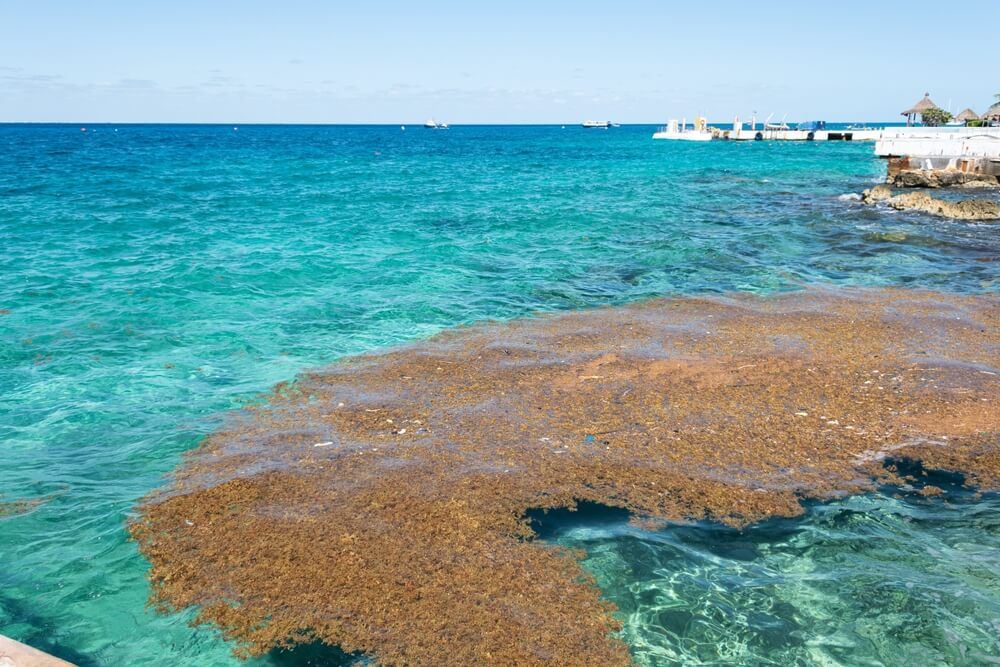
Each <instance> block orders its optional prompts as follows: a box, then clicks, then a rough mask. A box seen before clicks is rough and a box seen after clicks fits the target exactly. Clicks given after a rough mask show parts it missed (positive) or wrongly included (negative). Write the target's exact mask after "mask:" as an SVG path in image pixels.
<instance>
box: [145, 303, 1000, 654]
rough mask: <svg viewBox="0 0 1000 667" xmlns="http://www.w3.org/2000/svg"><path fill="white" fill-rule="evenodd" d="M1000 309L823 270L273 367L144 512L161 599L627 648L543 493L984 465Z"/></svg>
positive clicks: (399, 644)
mask: <svg viewBox="0 0 1000 667" xmlns="http://www.w3.org/2000/svg"><path fill="white" fill-rule="evenodd" d="M998 320H1000V298H997V297H995V296H956V295H951V294H941V293H934V292H925V291H909V290H900V289H885V290H862V289H836V290H832V289H831V290H823V289H809V290H805V291H801V292H794V293H786V294H782V295H777V296H771V297H758V296H748V295H737V296H729V297H724V298H722V297H720V298H681V299H662V300H655V301H649V302H644V303H640V304H635V305H630V306H622V307H613V308H603V309H597V310H589V311H581V312H573V313H567V314H558V315H546V316H540V317H537V318H529V319H524V320H517V321H513V322H509V323H501V324H494V323H488V324H483V325H478V326H474V327H469V328H462V329H457V330H453V331H448V332H446V333H443V334H441V335H438V336H436V337H434V338H432V339H430V340H427V341H423V342H420V343H416V344H413V345H409V346H406V347H403V348H398V349H395V350H391V351H388V352H385V353H382V354H372V355H365V356H360V357H353V358H349V359H345V360H343V361H341V362H339V363H337V364H335V365H333V366H331V367H329V368H327V369H324V370H321V371H317V372H313V373H309V374H307V375H304V376H303V377H301V378H300V379H299V380H298V381H297V382H296V383H294V384H293V385H290V386H283V387H278V388H276V390H275V391H274V393H273V395H272V396H270V398H269V401H268V402H267V404H266V405H263V406H259V407H257V408H255V409H250V410H247V411H245V412H244V413H243V414H240V415H237V416H235V417H234V418H233V419H232V420H231V421H230V422H229V424H228V426H227V427H225V428H224V429H223V430H221V431H219V432H217V433H215V434H213V435H212V436H210V437H209V438H207V439H206V440H205V441H204V443H203V444H202V445H201V446H200V447H199V448H198V449H197V450H195V451H194V452H192V453H191V455H189V457H188V458H187V459H186V460H185V462H184V464H183V465H182V466H181V467H180V468H179V469H178V470H177V472H176V473H175V475H174V477H173V479H172V480H171V481H170V483H169V484H168V485H167V486H166V487H165V488H164V489H162V490H160V491H158V492H157V493H155V494H154V495H152V496H150V497H149V498H147V499H146V500H145V501H144V503H143V504H142V506H141V507H140V512H139V516H138V518H137V519H136V520H135V521H134V522H133V523H132V525H131V526H130V529H131V532H132V535H133V536H134V537H135V538H136V539H137V540H138V542H139V545H140V549H141V550H142V552H143V554H144V555H145V556H146V557H147V558H148V559H149V560H150V562H151V563H152V569H151V573H150V578H151V581H152V585H153V598H154V601H155V602H156V603H157V604H159V605H161V606H162V607H163V608H165V609H180V608H185V607H190V606H195V607H198V608H199V609H200V613H199V620H200V621H202V622H207V623H211V624H214V625H216V626H218V627H219V628H221V629H222V631H223V633H224V635H225V636H226V637H228V638H230V639H235V640H237V641H238V642H239V645H240V646H241V649H240V650H241V653H242V654H245V655H254V654H261V653H264V652H266V651H268V650H270V649H272V648H274V647H277V646H289V645H291V644H295V643H301V642H311V641H321V642H325V643H328V644H331V645H337V646H340V647H341V648H343V649H345V650H347V651H362V652H365V653H368V654H370V655H371V656H373V657H374V658H375V659H376V660H377V661H378V662H379V663H381V664H387V665H404V664H405V665H442V664H462V665H473V664H498V665H531V664H550V665H551V664H560V665H597V664H601V665H619V664H628V663H629V653H628V650H627V647H626V646H625V645H624V644H623V642H622V641H621V640H620V639H619V638H618V637H617V636H616V635H615V633H614V631H615V630H616V628H617V627H618V626H617V622H616V620H615V618H614V615H613V612H614V609H613V607H612V606H611V605H610V604H609V603H607V602H606V601H604V600H602V598H601V595H600V591H599V590H598V589H597V588H596V586H595V585H594V583H593V581H592V580H591V579H590V578H589V577H588V576H587V575H586V574H585V573H584V572H583V570H582V569H581V568H580V567H579V564H578V558H579V554H575V553H572V552H568V551H565V550H561V549H557V548H553V547H551V546H549V545H546V544H544V543H542V542H540V541H538V540H535V539H533V538H534V534H533V532H532V530H531V527H530V525H529V523H528V521H527V519H526V518H525V513H526V512H527V511H528V510H529V509H534V508H562V507H573V506H575V504H576V503H578V502H580V501H589V502H596V503H601V504H605V505H610V506H615V507H623V508H627V509H628V510H630V511H632V512H633V513H634V517H635V520H636V521H639V522H643V523H646V524H648V525H662V524H663V523H665V522H669V521H691V520H711V521H721V522H724V523H727V524H731V525H737V526H739V525H745V524H747V523H749V522H753V521H756V520H759V519H762V518H765V517H769V516H793V515H796V514H798V513H800V512H801V502H802V501H803V500H806V499H829V498H833V497H838V496H841V495H844V494H850V493H861V492H866V491H869V490H872V489H873V488H875V486H876V485H877V484H880V483H884V482H895V483H902V482H905V480H903V479H900V477H899V476H898V475H897V474H896V473H895V471H894V468H893V466H892V465H891V460H892V459H895V458H911V459H917V460H920V461H922V462H923V464H924V465H925V466H926V467H928V468H932V469H934V468H936V469H946V470H955V471H960V472H963V473H965V474H966V475H967V479H968V480H969V483H971V484H974V485H977V486H979V487H980V488H983V489H996V488H998V486H1000V409H998V398H1000V328H998V326H997V325H998ZM925 492H926V493H933V492H934V488H933V487H925Z"/></svg>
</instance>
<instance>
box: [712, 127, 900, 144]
mask: <svg viewBox="0 0 1000 667" xmlns="http://www.w3.org/2000/svg"><path fill="white" fill-rule="evenodd" d="M717 132H718V134H717V136H718V138H719V139H728V140H730V141H875V140H877V139H878V138H879V137H880V136H882V132H883V131H882V130H881V129H859V130H848V129H843V130H826V129H822V130H798V129H795V130H793V129H787V130H786V129H773V128H766V127H765V128H760V129H747V128H745V127H738V128H734V129H732V130H717Z"/></svg>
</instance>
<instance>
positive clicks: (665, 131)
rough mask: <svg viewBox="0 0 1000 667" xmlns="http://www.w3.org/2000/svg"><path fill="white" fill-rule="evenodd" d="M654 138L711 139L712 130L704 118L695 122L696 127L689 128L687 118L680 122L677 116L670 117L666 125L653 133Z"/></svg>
mask: <svg viewBox="0 0 1000 667" xmlns="http://www.w3.org/2000/svg"><path fill="white" fill-rule="evenodd" d="M653 138H654V139H673V140H675V141H711V140H712V131H711V130H709V129H708V123H707V121H706V120H705V119H704V118H699V119H698V120H696V121H695V123H694V129H691V130H689V129H688V128H687V119H686V118H685V119H684V120H682V121H681V122H680V123H678V122H677V119H676V118H672V119H670V122H669V123H667V124H666V125H665V126H664V127H661V128H660V129H659V130H657V131H656V132H654V133H653Z"/></svg>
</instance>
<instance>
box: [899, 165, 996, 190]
mask: <svg viewBox="0 0 1000 667" xmlns="http://www.w3.org/2000/svg"><path fill="white" fill-rule="evenodd" d="M887 182H888V184H889V185H892V186H894V187H897V188H951V187H962V188H995V187H1000V181H998V180H997V177H996V176H988V175H984V174H967V173H965V172H964V171H958V170H957V169H940V170H933V169H916V170H903V171H900V172H898V173H896V174H890V175H889V177H888V179H887Z"/></svg>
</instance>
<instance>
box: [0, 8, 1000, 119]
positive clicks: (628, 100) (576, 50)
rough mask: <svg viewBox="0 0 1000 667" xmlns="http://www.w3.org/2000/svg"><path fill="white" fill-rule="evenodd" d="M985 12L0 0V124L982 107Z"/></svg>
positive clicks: (997, 18) (988, 80)
mask: <svg viewBox="0 0 1000 667" xmlns="http://www.w3.org/2000/svg"><path fill="white" fill-rule="evenodd" d="M998 25H1000V1H997V0H992V1H989V2H980V1H970V2H963V3H949V2H944V1H941V2H934V3H931V2H923V1H921V0H911V1H910V2H897V1H895V0H880V1H877V2H876V1H875V0H869V2H854V1H852V0H843V1H841V2H838V3H818V2H796V3H783V2H740V3H734V2H717V3H712V4H703V5H699V4H698V3H694V2H686V3H683V4H675V3H668V2H651V1H649V2H645V1H631V0H619V1H617V2H615V1H611V0H604V1H603V2H591V1H589V0H579V1H577V2H542V1H541V0H536V1H535V2H521V1H519V0H508V1H505V2H492V3H486V2H480V3H476V2H472V1H467V2H453V1H449V0H438V1H436V2H351V3H343V4H341V3H334V2H306V1H301V0H286V1H284V2H256V1H252V0H250V1H245V2H211V3H209V2H205V3H201V2H188V1H187V0H174V1H172V2H169V3H167V2H163V3H152V2H148V3H147V2H142V1H141V0H132V1H130V2H101V1H96V2H86V3H84V2H80V1H78V2H47V1H45V0H25V1H20V0H15V1H10V0H0V121H72V122H83V121H86V122H98V121H111V122H144V121H149V122H155V121H164V122H226V123H228V122H243V123H249V122H320V123H338V122H342V123H356V122H374V123H413V122H421V121H423V120H425V119H426V118H428V117H431V116H433V117H435V118H437V119H439V120H443V121H450V122H452V123H481V122H497V123H532V122H537V123H569V122H579V121H580V120H583V119H588V118H598V119H612V120H617V121H620V122H650V123H652V122H662V121H664V120H665V119H667V118H668V117H672V116H677V117H680V116H687V117H688V118H692V117H694V116H695V115H696V114H698V113H703V114H706V115H708V116H709V118H710V119H712V120H715V121H724V120H729V119H731V118H732V116H733V115H734V114H736V113H739V114H741V115H743V116H748V115H749V114H750V112H751V111H754V110H756V111H758V115H759V116H760V117H764V116H766V115H767V114H769V113H772V112H773V113H775V115H776V116H775V117H776V118H781V117H782V116H784V115H785V114H787V116H788V120H789V121H793V120H806V119H813V118H821V119H826V120H831V121H836V120H897V119H898V118H899V115H898V114H899V111H901V110H902V109H904V108H905V107H907V106H909V105H910V104H912V103H913V102H915V101H917V99H919V98H920V97H921V95H922V94H923V93H924V92H925V91H930V92H931V96H932V97H933V98H934V100H935V101H936V102H937V103H938V104H939V105H941V106H947V105H948V103H949V100H950V101H951V104H952V107H953V110H954V111H957V110H959V109H961V108H964V107H966V106H971V107H973V109H975V110H976V111H977V112H981V111H983V110H984V109H985V108H986V106H988V104H989V103H990V101H991V100H992V95H993V93H996V92H1000V67H997V66H996V64H995V60H996V58H995V54H996V47H997V43H998V40H1000V36H998V34H1000V33H998V30H1000V28H998V27H997V26H998ZM950 54H964V56H962V55H950ZM977 54H978V55H977ZM977 63H978V64H977Z"/></svg>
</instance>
